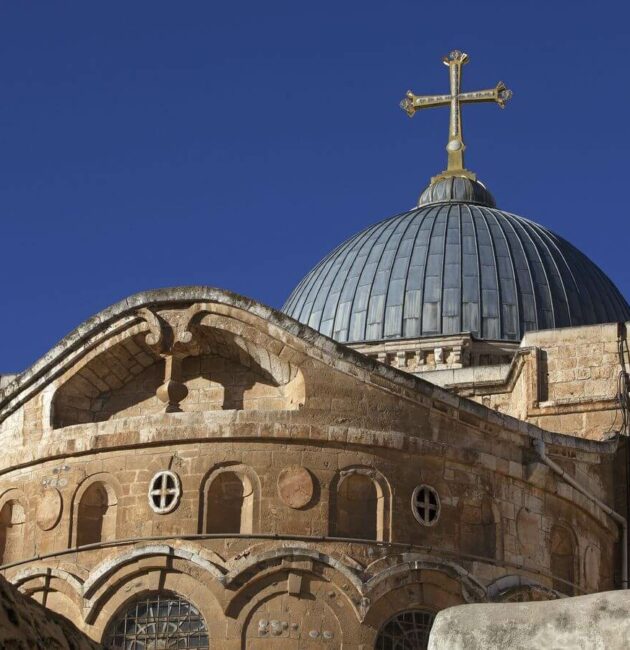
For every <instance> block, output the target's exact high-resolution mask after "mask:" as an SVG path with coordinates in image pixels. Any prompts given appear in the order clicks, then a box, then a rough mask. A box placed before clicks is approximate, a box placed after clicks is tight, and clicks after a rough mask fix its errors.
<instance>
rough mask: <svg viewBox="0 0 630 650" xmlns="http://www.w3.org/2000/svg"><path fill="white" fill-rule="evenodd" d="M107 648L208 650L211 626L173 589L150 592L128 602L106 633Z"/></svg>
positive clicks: (104, 640) (125, 649)
mask: <svg viewBox="0 0 630 650" xmlns="http://www.w3.org/2000/svg"><path fill="white" fill-rule="evenodd" d="M103 645H104V646H105V648H106V649H107V650H149V648H178V649H179V650H189V649H192V648H194V649H195V650H209V648H210V638H209V634H208V628H207V626H206V623H205V621H204V619H203V616H202V615H201V613H200V612H199V610H198V609H197V608H196V607H195V606H194V605H193V604H192V603H190V602H188V601H187V600H185V599H184V598H182V597H181V596H179V595H178V594H174V593H171V592H150V593H147V594H143V595H142V596H140V597H138V598H136V599H134V600H133V601H131V602H130V603H127V605H125V606H124V607H123V608H122V609H121V610H120V611H119V612H118V613H117V614H116V615H115V616H114V617H113V619H112V620H111V621H110V623H109V625H108V626H107V629H106V631H105V634H104V636H103Z"/></svg>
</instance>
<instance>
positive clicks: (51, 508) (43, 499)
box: [35, 487, 63, 530]
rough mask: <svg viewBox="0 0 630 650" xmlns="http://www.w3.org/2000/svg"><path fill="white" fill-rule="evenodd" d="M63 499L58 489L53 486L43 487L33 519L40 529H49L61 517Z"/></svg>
mask: <svg viewBox="0 0 630 650" xmlns="http://www.w3.org/2000/svg"><path fill="white" fill-rule="evenodd" d="M62 510H63V500H62V498H61V494H60V493H59V490H57V488H54V487H49V488H45V489H44V490H43V492H42V493H41V495H40V498H39V502H38V504H37V512H36V514H35V521H36V522H37V525H38V526H39V528H40V529H41V530H51V529H52V528H54V527H55V526H56V525H57V524H58V523H59V520H60V519H61V512H62Z"/></svg>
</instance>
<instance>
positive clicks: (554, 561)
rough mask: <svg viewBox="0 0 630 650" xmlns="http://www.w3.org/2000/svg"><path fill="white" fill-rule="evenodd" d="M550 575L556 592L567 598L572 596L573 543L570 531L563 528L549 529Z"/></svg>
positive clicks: (573, 581) (573, 575) (573, 577)
mask: <svg viewBox="0 0 630 650" xmlns="http://www.w3.org/2000/svg"><path fill="white" fill-rule="evenodd" d="M551 574H552V575H553V578H554V580H553V588H554V589H555V590H556V591H559V592H560V593H562V594H566V595H568V596H573V595H574V594H573V591H574V589H573V586H572V585H573V584H574V583H575V542H574V538H573V534H572V533H571V531H570V530H569V529H568V528H565V527H564V526H554V527H553V528H552V529H551ZM565 581H566V582H565ZM567 583H569V584H567Z"/></svg>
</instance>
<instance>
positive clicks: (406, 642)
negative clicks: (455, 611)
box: [374, 609, 435, 650]
mask: <svg viewBox="0 0 630 650" xmlns="http://www.w3.org/2000/svg"><path fill="white" fill-rule="evenodd" d="M434 618H435V616H434V615H433V614H432V613H431V612H425V611H423V610H421V609H409V610H407V611H405V612H399V613H398V614H396V615H395V616H392V618H390V619H389V621H387V623H385V625H383V627H382V628H381V630H380V632H379V633H378V637H377V639H376V645H375V646H374V649H375V650H426V649H427V647H428V645H429V632H430V631H431V626H432V625H433V619H434Z"/></svg>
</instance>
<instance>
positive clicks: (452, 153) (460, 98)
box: [400, 50, 512, 180]
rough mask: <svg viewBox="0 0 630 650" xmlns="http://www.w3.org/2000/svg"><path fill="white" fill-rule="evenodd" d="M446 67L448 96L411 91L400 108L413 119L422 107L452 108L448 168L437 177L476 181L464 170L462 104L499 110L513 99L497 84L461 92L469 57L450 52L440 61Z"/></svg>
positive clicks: (457, 51)
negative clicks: (494, 106) (492, 106)
mask: <svg viewBox="0 0 630 650" xmlns="http://www.w3.org/2000/svg"><path fill="white" fill-rule="evenodd" d="M442 60H443V62H444V64H445V65H447V66H448V68H449V77H450V83H451V92H450V94H449V95H415V94H414V93H413V92H412V91H411V90H408V91H407V95H406V96H405V98H404V99H403V100H402V101H401V102H400V107H401V108H402V109H403V110H404V111H405V112H406V113H407V115H409V117H413V116H414V115H415V113H416V111H419V110H421V109H423V108H432V107H434V106H449V105H450V107H451V116H450V123H449V136H448V144H447V145H446V151H447V153H448V167H447V169H446V171H445V172H443V173H442V174H440V176H438V177H437V178H443V177H448V176H464V177H467V178H470V179H472V180H475V175H474V174H473V173H472V172H470V171H468V170H467V169H466V168H465V167H464V151H465V150H466V145H465V144H464V138H463V134H462V116H461V104H472V103H481V102H495V103H496V104H498V105H499V106H500V107H501V108H504V107H505V104H506V103H507V102H508V101H509V99H510V98H511V97H512V91H511V90H508V88H507V87H506V85H505V84H504V83H503V82H502V81H499V83H498V84H497V85H496V86H495V87H494V88H489V89H487V90H476V91H472V92H465V93H463V92H462V91H461V80H462V66H463V65H464V64H466V63H468V61H469V57H468V54H465V53H464V52H460V51H459V50H453V51H452V52H451V53H450V54H447V55H446V56H445V57H444V58H443V59H442Z"/></svg>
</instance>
